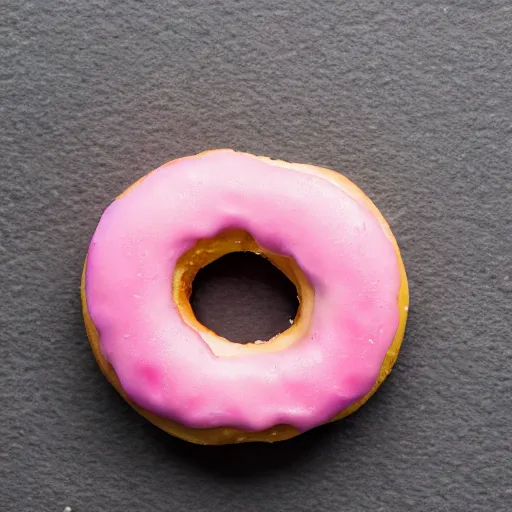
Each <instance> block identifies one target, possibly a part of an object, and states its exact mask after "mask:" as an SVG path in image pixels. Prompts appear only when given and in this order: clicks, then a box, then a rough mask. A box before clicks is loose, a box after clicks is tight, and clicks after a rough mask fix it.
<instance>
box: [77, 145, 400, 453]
mask: <svg viewBox="0 0 512 512" xmlns="http://www.w3.org/2000/svg"><path fill="white" fill-rule="evenodd" d="M213 151H232V150H229V149H222V150H213ZM206 153H209V151H205V152H202V153H199V154H197V155H193V156H189V157H185V158H181V159H177V160H173V161H171V162H169V163H167V164H165V165H171V164H174V163H176V162H178V161H182V160H185V159H192V158H200V157H202V156H204V155H205V154H206ZM244 154H246V155H247V156H250V157H252V158H258V159H260V160H263V161H265V162H267V163H268V164H270V165H274V166H276V167H287V168H290V169H294V170H296V171H300V172H305V173H309V174H314V175H316V176H320V177H322V178H324V179H327V180H328V181H330V182H331V183H334V184H335V185H336V186H338V187H339V188H341V189H342V190H343V191H345V192H346V193H347V194H349V195H350V196H351V197H353V198H354V199H356V200H357V201H358V202H359V203H361V204H363V205H364V206H365V207H366V208H367V209H368V210H370V211H371V212H372V213H373V215H374V216H375V218H376V219H377V220H378V222H379V223H380V225H381V226H382V228H383V230H384V231H385V233H386V235H387V237H388V238H389V240H390V241H391V243H392V244H393V246H394V249H395V253H396V256H397V263H398V266H399V272H400V289H399V293H398V297H397V300H398V311H399V323H398V328H397V331H396V333H395V336H394V338H393V341H392V343H391V345H390V347H389V349H388V351H387V353H386V356H385V358H384V362H383V364H382V366H381V369H380V372H379V375H378V378H377V380H376V382H375V384H374V385H373V387H372V389H371V390H370V391H369V392H368V393H367V394H366V395H364V396H363V397H362V398H360V399H359V400H357V401H356V402H354V403H353V404H351V405H350V406H349V407H347V408H345V409H343V410H342V411H340V412H339V413H338V414H336V415H335V416H334V417H333V418H332V419H331V420H330V421H337V420H340V419H342V418H344V417H346V416H348V415H349V414H352V413H353V412H355V411H357V409H359V408H360V407H361V406H362V405H363V404H364V403H366V402H367V401H368V400H369V399H370V397H371V396H372V395H373V394H374V393H375V392H376V391H377V389H378V388H379V386H380V385H381V384H382V383H383V382H384V380H385V379H386V377H387V376H388V375H389V374H390V373H391V370H392V368H393V365H394V364H395V362H396V359H397V357H398V353H399V351H400V347H401V344H402V340H403V337H404V333H405V325H406V322H407V314H408V308H409V287H408V282H407V275H406V272H405V267H404V263H403V260H402V256H401V254H400V249H399V247H398V244H397V242H396V240H395V237H394V236H393V233H392V232H391V229H390V227H389V225H388V223H387V221H386V219H385V218H384V216H383V215H382V214H381V213H380V211H379V210H378V208H377V207H376V206H375V205H374V204H373V202H372V201H371V199H370V198H368V197H367V196H366V195H365V194H364V192H363V191H362V190H361V189H360V188H359V187H358V186H357V185H355V184H354V183H353V182H352V181H350V180H349V179H348V178H346V177H345V176H343V175H342V174H340V173H338V172H336V171H333V170H331V169H326V168H323V167H317V166H313V165H305V164H296V163H288V162H284V161H279V160H272V159H270V158H267V157H261V156H255V155H250V154H248V153H244ZM145 177H146V176H144V177H143V178H141V179H140V180H138V181H137V182H135V183H134V184H133V185H131V186H130V187H128V188H127V189H126V190H125V191H124V192H123V193H122V194H121V195H120V196H119V197H121V196H122V195H124V194H126V193H127V192H128V191H129V190H130V189H132V188H133V187H136V186H137V184H138V183H140V181H142V180H143V179H144V178H145ZM86 266H87V258H86V260H85V263H84V267H83V272H82V282H81V299H82V313H83V317H84V323H85V329H86V332H87V336H88V338H89V343H90V345H91V348H92V351H93V353H94V356H95V358H96V361H97V363H98V365H99V367H100V369H101V371H102V372H103V374H104V375H105V377H106V378H107V379H108V381H109V382H110V383H111V384H112V385H113V386H114V388H115V389H116V390H117V391H118V392H119V394H120V395H121V396H122V397H123V398H124V399H125V400H126V401H127V402H128V403H129V404H130V405H131V406H132V407H133V408H134V409H135V410H136V411H137V412H138V413H139V414H141V415H142V416H143V417H145V418H146V419H147V420H149V421H150V422H151V423H153V424H154V425H156V426H157V427H159V428H161V429H162V430H164V431H165V432H167V433H169V434H171V435H173V436H176V437H179V438H181V439H183V440H185V441H189V442H191V443H196V444H202V445H223V444H233V443H242V442H254V441H260V442H275V441H283V440H286V439H290V438H292V437H295V436H297V435H299V434H300V433H301V432H300V431H299V430H297V429H296V428H295V427H292V426H291V425H276V426H274V427H272V428H270V429H267V430H263V431H258V432H246V431H242V430H239V429H235V428H231V427H216V428H191V427H187V426H185V425H182V424H180V423H178V422H176V421H173V420H171V419H168V418H164V417H162V416H158V415H157V414H154V413H152V412H151V411H148V410H146V409H144V408H142V407H140V406H138V405H137V404H136V403H135V402H134V401H133V400H131V399H130V398H129V397H128V396H127V395H126V393H125V391H124V389H123V387H122V386H121V383H120V382H119V379H118V377H117V375H116V373H115V371H114V368H113V367H112V366H111V365H110V364H109V363H108V361H107V360H106V359H105V358H104V356H103V354H102V352H101V350H100V340H99V336H98V332H97V330H96V326H95V325H94V322H93V321H92V318H91V316H90V314H89V310H88V308H87V299H86V294H85V272H86Z"/></svg>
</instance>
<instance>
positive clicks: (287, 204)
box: [81, 150, 409, 444]
mask: <svg viewBox="0 0 512 512" xmlns="http://www.w3.org/2000/svg"><path fill="white" fill-rule="evenodd" d="M237 251H251V252H255V253H257V254H260V255H261V256H263V257H264V258H267V259H268V260H269V261H270V262H271V263H272V264H274V265H275V266H276V267H277V268H279V269H280V270H281V271H282V272H283V273H284V274H285V275H286V276H287V277H288V278H289V279H290V280H291V281H292V282H293V283H294V284H295V286H296V288H297V293H298V298H299V308H298V311H297V316H296V318H295V319H294V321H293V324H292V325H291V326H290V328H289V329H287V330H286V331H284V332H282V333H280V334H278V335H276V336H275V337H273V338H272V339H270V340H268V341H266V342H265V341H259V340H255V342H254V343H247V344H240V343H233V342H231V341H229V340H227V339H225V338H222V337H221V336H219V335H217V334H216V333H214V332H212V331H211V330H209V329H208V328H207V327H205V326H204V325H202V324H201V323H200V322H199V321H198V320H197V319H196V317H195V315H194V312H193V310H192V307H191V305H190V302H189V297H190V294H191V290H192V282H193V280H194V277H195V275H196V274H197V272H198V271H199V270H200V269H201V268H203V267H204V266H206V265H208V264H209V263H211V262H212V261H214V260H216V259H218V258H220V257H221V256H223V255H225V254H228V253H232V252H237ZM81 298H82V306H83V315H84V321H85V327H86V331H87V335H88V338H89V341H90V344H91V347H92V350H93V353H94V356H95V358H96V360H97V362H98V364H99V366H100V368H101V370H102V371H103V373H104V374H105V376H106V377H107V379H108V380H109V381H110V382H111V384H112V385H113V386H114V387H115V388H116V389H117V391H118V392H119V393H120V394H121V395H122V396H123V397H124V398H125V400H126V401H127V402H128V403H129V404H130V405H131V406H132V407H133V408H134V409H135V410H136V411H138V412H139V413H140V414H142V415H143V416H144V417H145V418H147V419H148V420H149V421H151V422H152V423H154V424H155V425H156V426H158V427H160V428H161V429H163V430H165V431H166V432H168V433H170V434H172V435H174V436H176V437H179V438H181V439H184V440H186V441H190V442H193V443H198V444H228V443H242V442H248V441H266V442H273V441H280V440H284V439H289V438H291V437H294V436H296V435H298V434H300V433H302V432H305V431H308V430H310V429H312V428H314V427H317V426H319V425H322V424H325V423H327V422H330V421H335V420H339V419H341V418H343V417H345V416H347V415H348V414H351V413H353V412H354V411H355V410H357V409H358V408H359V407H360V406H361V405H362V404H364V403H365V402H366V401H367V400H368V399H369V398H370V396H371V395H372V394H373V393H374V392H375V391H376V390H377V388H378V387H379V386H380V385H381V384H382V382H383V381H384V379H385V378H386V376H387V375H388V374H389V373H390V371H391V368H392V366H393V364H394V363H395V360H396V358H397V356H398V351H399V349H400V345H401V343H402V338H403V335H404V330H405V324H406V320H407V310H408V303H409V294H408V285H407V278H406V274H405V269H404V265H403V262H402V258H401V255H400V251H399V249H398V245H397V243H396V241H395V238H394V236H393V234H392V233H391V230H390V228H389V226H388V224H387V222H386V221H385V219H384V217H383V216H382V215H381V213H380V212H379V210H378V209H377V208H376V206H375V205H374V204H373V203H372V202H371V200H370V199H369V198H368V197H367V196H366V195H365V194H364V193H363V192H362V191H361V190H360V189H359V188H358V187H357V186H356V185H355V184H353V183H352V182H351V181H349V180H348V179H347V178H345V177H343V176H342V175H341V174H339V173H337V172H335V171H332V170H328V169H324V168H320V167H314V166H310V165H303V164H291V163H287V162H283V161H277V160H272V159H269V158H265V157H258V156H254V155H250V154H247V153H239V152H235V151H232V150H214V151H208V152H205V153H200V154H198V155H194V156H191V157H186V158H182V159H178V160H174V161H171V162H169V163H167V164H165V165H163V166H161V167H159V168H158V169H156V170H154V171H152V172H151V173H149V174H148V175H146V176H145V177H143V178H141V179H140V180H139V181H137V182H136V183H135V184H133V185H132V186H130V187H129V188H128V189H127V190H126V191H125V192H124V193H122V194H121V195H120V196H119V197H117V198H116V200H115V201H114V202H113V203H112V204H110V206H109V207H108V208H107V209H106V210H105V211H104V213H103V215H102V216H101V219H100V221H99V223H98V226H97V228H96V230H95V232H94V235H93V237H92V240H91V242H90V245H89V249H88V253H87V256H86V260H85V264H84V270H83V274H82V286H81Z"/></svg>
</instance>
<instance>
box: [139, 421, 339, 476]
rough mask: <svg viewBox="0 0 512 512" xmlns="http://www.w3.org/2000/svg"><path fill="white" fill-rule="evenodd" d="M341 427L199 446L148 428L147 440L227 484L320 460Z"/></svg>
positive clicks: (328, 426) (322, 427)
mask: <svg viewBox="0 0 512 512" xmlns="http://www.w3.org/2000/svg"><path fill="white" fill-rule="evenodd" d="M340 427H341V428H342V429H343V426H342V425H334V424H329V425H323V426H321V427H318V428H315V429H313V430H311V431H309V432H305V433H304V434H301V435H299V436H296V437H294V438H292V439H289V440H287V441H279V442H276V443H262V442H256V443H241V444H231V445H223V446H201V445H196V444H192V443H187V442H186V441H182V440H181V439H177V438H174V437H172V436H169V435H168V434H166V433H165V432H163V431H160V430H159V429H158V428H156V427H154V428H151V431H149V432H148V436H149V437H150V438H151V440H152V442H154V443H155V444H156V445H159V446H161V447H163V448H164V449H165V450H166V451H167V452H168V453H169V454H172V456H173V457H177V458H179V459H180V462H182V463H184V464H186V465H189V466H193V467H194V468H195V469H197V470H200V471H204V472H207V473H209V474H215V475H216V476H217V477H220V478H226V479H229V480H233V479H238V480H245V479H253V478H255V477H258V476H259V477H268V476H271V475H274V474H275V473H277V472H281V471H283V470H285V469H286V468H288V467H294V468H295V469H297V466H299V467H300V466H302V465H307V464H310V463H311V460H312V459H314V458H315V457H321V454H322V452H323V451H324V449H325V447H326V446H328V445H329V444H331V443H332V438H333V435H334V434H336V433H337V434H338V435H339V431H340Z"/></svg>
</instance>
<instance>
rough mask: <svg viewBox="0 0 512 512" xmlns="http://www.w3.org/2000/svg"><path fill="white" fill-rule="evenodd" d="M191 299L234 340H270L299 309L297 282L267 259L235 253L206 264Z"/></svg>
mask: <svg viewBox="0 0 512 512" xmlns="http://www.w3.org/2000/svg"><path fill="white" fill-rule="evenodd" d="M190 304H191V306H192V310H193V312H194V314H195V316H196V318H197V320H198V321H199V322H200V323H201V324H203V325H204V326H206V327H207V328H208V329H210V330H212V331H213V332H215V333H216V334H217V335H219V336H222V337H223V338H226V339H228V340H229V341H231V342H233V343H242V344H245V343H250V342H254V341H258V340H261V341H268V340H270V339H271V338H273V337H274V336H276V335H277V334H279V333H281V332H283V331H285V330H287V329H288V328H289V327H290V325H291V324H292V323H293V320H294V319H295V317H296V315H297V310H298V308H299V300H298V298H297V289H296V287H295V285H294V284H293V283H292V282H291V281H290V280H289V279H288V277H286V276H285V275H284V274H283V273H282V272H281V271H280V270H279V269H278V268H277V267H275V266H274V265H273V264H272V263H271V262H270V261H268V260H267V259H266V258H264V257H262V256H260V255H258V254H255V253H253V252H233V253H229V254H226V255H224V256H221V257H220V258H218V259H217V260H215V261H214V262H212V263H210V264H208V265H206V266H205V267H203V268H201V269H200V270H199V271H198V273H197V275H196V277H195V279H194V280H193V282H192V293H191V295H190Z"/></svg>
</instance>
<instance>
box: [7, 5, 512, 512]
mask: <svg viewBox="0 0 512 512" xmlns="http://www.w3.org/2000/svg"><path fill="white" fill-rule="evenodd" d="M0 23H1V24H2V26H3V29H2V36H3V40H2V41H3V47H2V58H1V75H0V80H1V83H0V94H1V115H0V129H1V132H0V136H1V145H0V151H1V153H2V154H1V160H0V162H1V163H0V167H1V182H0V235H1V238H0V285H1V290H2V298H1V301H0V312H1V315H0V324H1V328H0V341H1V343H0V361H1V364H0V379H1V401H2V402H1V403H2V407H1V419H2V421H1V423H0V456H1V458H0V480H1V482H0V510H2V511H5V512H11V511H19V510H23V511H38V512H60V511H61V510H62V509H63V508H64V506H66V505H69V506H71V507H72V508H73V511H74V512H99V511H110V512H132V511H133V512H149V511H152V512H154V511H172V510H177V511H187V512H196V511H210V510H211V511H218V512H224V511H225V512H235V511H240V510H246V511H248V512H250V511H260V510H275V511H283V512H286V511H292V510H300V511H334V510H337V511H350V512H363V511H372V512H376V511H382V512H387V511H390V512H391V511H408V510H419V511H450V512H453V511H460V512H468V511H483V510H486V511H492V512H504V511H507V510H508V511H509V510H511V508H512V507H511V504H512V457H511V437H512V435H511V422H512V408H511V378H510V369H511V363H512V351H511V345H510V331H511V318H512V304H511V303H512V301H511V298H512V270H511V268H512V261H511V259H512V241H511V239H512V224H511V218H512V207H511V195H512V188H511V177H512V169H511V166H512V141H511V138H512V124H511V123H512V86H511V78H512V9H511V7H510V1H509V0H503V1H491V0H486V1H476V0H473V1H472V0H461V1H451V0H445V1H444V2H437V1H431V2H423V1H421V2H420V1H409V2H391V1H390V2H384V1H381V2H379V1H374V0H366V1H354V0H350V1H344V2H341V1H340V2H335V1H333V0H316V1H313V0H303V1H301V2H298V1H296V0H287V1H277V2H272V1H271V0H266V1H263V2H256V1H250V0H240V1H234V0H233V1H227V0H226V1H218V0H217V1H213V0H212V1H207V0H201V1H199V0H186V1H184V0H182V1H179V2H178V1H163V0H160V1H153V2H140V1H136V0H123V1H111V2H107V1H101V0H94V1H93V0H81V1H79V0H74V1H72V0H67V1H65V0H60V1H58V0H39V1H35V0H34V1H23V2H21V1H15V0H4V1H3V2H0ZM225 146H228V147H235V148H238V149H242V150H247V151H251V152H254V153H259V154H268V155H270V156H273V157H278V158H283V159H287V160H292V161H303V162H311V163H316V164H320V165H325V166H330V167H333V168H335V169H338V170H342V171H343V172H345V173H346V174H347V175H348V176H349V177H350V178H352V179H354V180H355V181H356V182H357V183H358V184H360V185H361V186H362V187H363V188H364V189H365V191H366V192H367V193H368V194H369V195H370V196H371V197H372V198H373V199H374V200H375V201H376V203H377V205H378V206H379V207H380V208H381V210H382V211H383V213H384V214H385V215H386V216H387V217H388V218H389V220H390V222H391V224H392V227H393V229H394V232H395V234H396V235H397V237H398V240H399V242H400V244H401V247H402V249H403V255H404V259H405V263H406V265H407V268H408V272H409V277H410V285H411V293H412V310H411V315H410V322H409V326H408V331H407V335H406V339H405V344H404V347H403V351H402V353H401V357H400V359H399V363H398V365H397V367H396V371H395V372H394V373H393V375H392V377H391V378H390V379H389V380H388V381H387V382H386V384H385V385H384V386H383V388H382V389H381V391H380V392H379V393H378V395H377V396H376V397H375V398H374V399H372V401H371V403H370V404H369V405H368V406H366V407H365V408H363V410H361V411H360V412H359V413H357V414H356V415H354V416H353V417H351V418H349V419H347V420H346V421H344V422H341V423H339V424H336V425H332V426H328V427H325V428H321V429H317V430H315V431H313V432H310V433H308V434H306V435H304V436H302V437H300V438H298V439H296V440H293V441H290V442H287V443H283V444H279V445H274V446H270V445H268V446H267V445H264V446H254V445H252V446H239V447H228V448H201V447H195V446H189V445H187V444H185V443H182V442H180V441H176V440H174V439H172V438H170V437H168V436H166V435H165V434H163V433H161V432H159V431H158V430H157V429H156V428H154V427H153V426H151V425H150V424H148V423H147V422H145V421H144V420H143V419H142V418H140V417H138V415H136V414H135V413H134V412H132V410H131V409H130V408H129V407H128V406H127V405H126V404H125V403H124V402H123V401H122V400H121V399H120V398H119V397H118V396H117V395H116V393H115V392H114V391H113V389H111V387H110V386H109V385H108V384H107V382H106V381H105V379H104V378H103V377H102V376H101V375H100V373H99V371H98V369H97V367H96V365H95V362H94V360H93V357H92V355H91V352H90V350H89V347H88V345H87V341H86V337H85V334H84V331H83V327H82V320H81V316H80V305H79V295H78V291H79V290H78V289H79V277H80V270H81V265H82V259H83V257H84V254H85V251H86V247H87V244H88V241H89V237H90V235H91V233H92V231H93V229H94V226H95V223H96V221H97V219H98V216H99V214H100V212H101V210H102V209H103V208H104V207H105V206H106V205H107V204H108V203H109V201H110V200H111V199H112V198H113V197H114V196H115V195H116V194H117V193H119V192H120V191H121V190H122V189H123V188H124V187H126V186H127V185H128V184H130V183H131V182H133V181H134V180H135V179H136V178H138V177H139V176H141V175H142V174H143V173H145V172H146V171H149V170H150V169H152V168H154V167H156V166H158V165H159V164H161V163H162V162H164V161H166V160H169V159H171V158H174V157H179V156H182V155H187V154H191V153H195V152H197V151H200V150H203V149H205V148H210V147H225Z"/></svg>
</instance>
